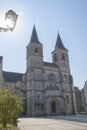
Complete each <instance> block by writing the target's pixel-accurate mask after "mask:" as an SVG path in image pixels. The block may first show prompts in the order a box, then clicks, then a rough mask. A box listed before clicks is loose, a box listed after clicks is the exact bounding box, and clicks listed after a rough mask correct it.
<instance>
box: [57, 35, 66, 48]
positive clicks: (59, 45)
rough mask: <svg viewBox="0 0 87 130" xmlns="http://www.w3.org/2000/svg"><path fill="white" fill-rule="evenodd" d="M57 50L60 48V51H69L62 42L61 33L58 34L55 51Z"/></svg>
mask: <svg viewBox="0 0 87 130" xmlns="http://www.w3.org/2000/svg"><path fill="white" fill-rule="evenodd" d="M56 48H60V49H64V50H67V49H66V48H65V47H64V45H63V42H62V40H61V37H60V35H59V33H58V36H57V40H56V45H55V49H56Z"/></svg>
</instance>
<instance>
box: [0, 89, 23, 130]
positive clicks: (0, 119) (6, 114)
mask: <svg viewBox="0 0 87 130" xmlns="http://www.w3.org/2000/svg"><path fill="white" fill-rule="evenodd" d="M21 112H22V107H21V100H20V99H19V98H18V96H17V95H13V94H12V93H11V90H10V89H3V90H1V91H0V124H3V128H6V126H7V124H14V120H15V119H17V118H18V116H19V114H20V113H21Z"/></svg>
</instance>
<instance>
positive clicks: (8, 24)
mask: <svg viewBox="0 0 87 130" xmlns="http://www.w3.org/2000/svg"><path fill="white" fill-rule="evenodd" d="M17 18H18V15H17V14H16V13H15V12H14V11H13V10H8V12H6V14H5V19H4V27H0V32H2V31H4V32H6V31H8V30H10V31H13V30H14V28H15V25H16V22H17Z"/></svg>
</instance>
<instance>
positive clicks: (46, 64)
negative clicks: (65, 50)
mask: <svg viewBox="0 0 87 130" xmlns="http://www.w3.org/2000/svg"><path fill="white" fill-rule="evenodd" d="M44 66H49V67H58V66H57V65H56V64H55V63H50V62H44Z"/></svg>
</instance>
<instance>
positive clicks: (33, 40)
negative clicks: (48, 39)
mask: <svg viewBox="0 0 87 130" xmlns="http://www.w3.org/2000/svg"><path fill="white" fill-rule="evenodd" d="M30 43H37V44H41V43H40V41H39V39H38V35H37V31H36V27H35V25H34V27H33V30H32V35H31V39H30Z"/></svg>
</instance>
